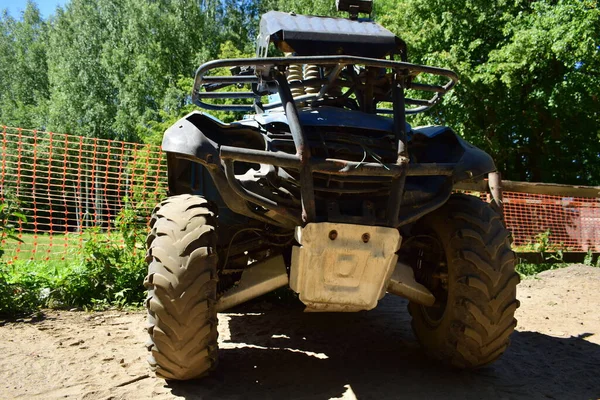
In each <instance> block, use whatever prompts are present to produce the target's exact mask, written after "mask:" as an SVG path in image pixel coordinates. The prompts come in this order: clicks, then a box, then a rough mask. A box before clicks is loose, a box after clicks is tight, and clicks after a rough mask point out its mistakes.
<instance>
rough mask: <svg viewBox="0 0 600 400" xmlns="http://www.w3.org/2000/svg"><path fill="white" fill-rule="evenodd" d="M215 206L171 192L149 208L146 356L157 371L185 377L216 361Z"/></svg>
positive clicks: (194, 375)
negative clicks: (153, 207)
mask: <svg viewBox="0 0 600 400" xmlns="http://www.w3.org/2000/svg"><path fill="white" fill-rule="evenodd" d="M216 215H217V209H216V207H215V206H214V205H213V204H212V203H210V202H208V201H207V200H205V199H204V198H202V197H198V196H191V195H181V196H173V197H170V198H168V199H167V200H165V201H163V202H162V203H160V204H159V205H158V206H157V207H156V208H155V209H154V211H153V213H152V219H151V221H150V234H149V235H148V239H147V249H148V253H147V261H148V263H149V265H148V275H147V277H146V280H145V282H144V285H145V286H146V288H147V289H148V298H147V300H146V308H147V309H148V333H149V335H150V341H149V343H148V350H149V351H150V352H151V355H150V356H149V358H148V361H149V363H150V366H151V368H152V369H153V370H154V371H155V372H156V375H157V376H159V377H162V378H165V379H175V380H186V379H194V378H198V377H201V376H202V375H205V374H206V373H207V372H209V371H210V370H212V369H213V368H214V367H215V365H216V362H217V336H218V333H217V313H216V308H215V303H216V287H217V270H216V268H217V254H216V251H215V246H216V232H215V226H216Z"/></svg>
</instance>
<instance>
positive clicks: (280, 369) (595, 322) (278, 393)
mask: <svg viewBox="0 0 600 400" xmlns="http://www.w3.org/2000/svg"><path fill="white" fill-rule="evenodd" d="M519 298H520V299H521V308H520V309H519V311H518V315H517V318H518V319H519V326H518V331H517V332H516V333H515V334H514V336H513V344H512V346H511V347H510V348H509V350H508V351H507V353H506V354H505V355H504V356H503V358H502V359H501V360H500V361H499V362H497V363H496V364H494V365H493V366H491V367H487V368H484V369H482V370H480V371H477V372H458V371H448V370H446V369H443V368H440V367H437V366H436V365H435V364H433V363H431V362H429V361H428V360H426V359H425V358H424V357H423V356H422V353H421V351H420V349H419V346H418V344H417V343H416V341H415V338H414V336H413V334H412V332H411V330H410V324H409V316H408V314H407V312H406V307H405V305H406V304H405V302H404V301H403V300H402V299H400V298H397V297H393V296H391V295H388V296H387V297H386V298H385V299H384V300H383V301H382V303H381V304H380V306H379V307H378V308H377V309H376V310H374V311H371V312H368V313H357V314H303V313H302V310H301V307H298V306H296V305H285V306H280V305H272V304H269V303H265V302H262V303H255V304H253V305H251V306H246V307H244V308H242V309H238V310H236V311H237V312H236V313H228V314H222V315H221V318H220V324H219V330H220V334H221V336H220V341H221V348H222V351H221V353H220V354H221V359H220V364H219V369H218V371H217V372H216V373H215V374H214V375H213V376H212V377H210V378H208V379H206V380H203V381H200V382H187V383H177V384H171V385H167V384H165V383H164V381H161V380H158V379H156V378H154V377H152V376H151V373H150V371H149V370H148V368H147V367H146V362H145V358H146V349H145V347H144V345H143V343H144V342H145V340H146V334H145V331H144V330H143V327H144V324H145V315H144V313H143V312H135V313H124V312H116V311H112V312H103V313H84V312H48V313H47V315H46V318H45V319H43V320H41V321H23V322H16V323H7V324H3V325H1V324H0V354H1V357H0V399H12V398H22V399H30V398H38V399H58V398H82V399H147V398H159V399H161V398H164V399H173V398H186V399H207V398H211V399H247V398H249V399H254V398H257V399H265V398H273V399H287V398H293V399H329V398H347V399H353V398H359V399H388V398H389V399H392V398H394V399H397V398H408V399H412V398H428V399H429V398H442V399H454V398H462V399H484V398H485V399H487V398H494V399H513V398H516V399H530V398H540V399H548V398H550V399H590V398H594V399H596V398H600V269H598V268H590V267H583V266H573V267H570V268H567V269H562V270H556V271H548V272H546V273H543V274H541V275H540V277H539V279H528V280H525V281H524V282H523V283H521V285H520V286H519Z"/></svg>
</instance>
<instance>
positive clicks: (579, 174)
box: [376, 0, 600, 184]
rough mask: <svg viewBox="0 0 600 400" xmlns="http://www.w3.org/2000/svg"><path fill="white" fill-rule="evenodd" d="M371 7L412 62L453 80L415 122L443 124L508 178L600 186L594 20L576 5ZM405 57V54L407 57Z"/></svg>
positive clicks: (594, 10) (588, 6) (599, 79)
mask: <svg viewBox="0 0 600 400" xmlns="http://www.w3.org/2000/svg"><path fill="white" fill-rule="evenodd" d="M396 3H397V2H392V1H385V2H380V6H379V7H378V9H377V10H376V11H377V16H378V17H379V18H378V19H379V21H380V22H382V23H383V24H384V25H386V26H388V27H389V28H391V29H393V30H394V31H396V32H397V33H400V35H401V36H402V37H403V38H404V39H405V40H406V41H407V42H408V44H409V57H411V61H413V62H418V63H424V64H430V65H439V66H444V67H449V68H451V69H454V70H455V71H457V72H458V73H459V75H460V77H461V81H460V83H459V85H458V86H457V87H456V89H455V90H454V91H453V92H452V94H451V95H449V96H447V97H446V98H445V99H444V102H443V105H442V106H441V107H437V108H434V109H433V110H432V111H431V112H429V113H427V114H425V115H423V116H420V117H417V118H415V120H414V121H413V122H415V123H434V124H446V125H449V126H451V127H453V128H454V129H456V130H457V131H458V132H459V133H460V134H461V135H463V136H464V137H465V138H467V139H468V140H470V141H471V142H473V143H474V144H477V145H479V146H481V147H483V148H484V149H486V150H487V151H489V152H490V153H491V154H492V155H493V156H494V158H495V159H496V162H497V164H498V166H499V168H500V170H502V171H503V172H504V177H505V178H507V179H516V180H533V181H546V182H550V181H554V182H565V183H583V184H598V183H600V165H599V163H598V162H597V160H598V158H599V157H600V114H599V110H600V103H599V99H598V96H597V90H598V87H600V65H599V60H600V53H599V46H600V39H599V38H600V11H599V10H598V5H597V2H594V1H579V0H561V1H546V0H543V1H535V2H531V1H515V2H508V1H505V0H501V1H494V2H491V3H490V2H485V1H481V0H478V1H473V0H459V1H454V2H449V1H441V0H438V1H426V0H404V1H403V2H402V6H401V7H399V6H398V5H397V4H396ZM411 53H412V54H411Z"/></svg>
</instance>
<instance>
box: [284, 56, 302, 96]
mask: <svg viewBox="0 0 600 400" xmlns="http://www.w3.org/2000/svg"><path fill="white" fill-rule="evenodd" d="M293 54H294V53H285V56H286V57H291V56H293ZM303 78H304V76H303V74H302V64H290V65H289V67H288V74H287V81H288V83H289V84H290V85H291V84H292V83H294V82H302V79H303ZM291 92H292V96H293V97H299V96H302V95H304V94H305V93H304V88H303V87H302V86H299V87H295V88H291Z"/></svg>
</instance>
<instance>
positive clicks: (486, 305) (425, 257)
mask: <svg viewBox="0 0 600 400" xmlns="http://www.w3.org/2000/svg"><path fill="white" fill-rule="evenodd" d="M411 236H412V239H408V240H407V242H408V241H409V240H411V241H412V243H409V246H408V249H407V250H408V251H406V250H405V252H404V253H403V254H402V255H403V257H404V258H405V259H404V260H403V261H405V262H407V263H408V264H409V265H411V266H413V268H414V270H415V277H416V279H417V281H418V282H419V283H421V284H423V285H425V286H426V287H427V288H428V289H429V290H430V291H431V292H432V293H433V294H434V295H435V297H436V304H434V306H432V307H425V306H422V305H420V304H416V303H412V302H411V303H409V306H408V309H409V312H410V314H411V315H412V326H413V330H414V332H415V335H416V337H417V339H418V340H419V342H420V343H421V345H422V346H423V348H424V350H425V352H426V353H427V354H429V356H431V357H432V358H435V359H438V360H440V361H442V362H443V363H445V364H449V365H452V366H454V367H459V368H477V367H482V366H484V365H487V364H489V363H491V362H493V361H495V360H496V359H497V358H498V357H500V355H502V353H503V352H504V351H505V350H506V348H507V347H508V345H509V343H510V339H509V338H510V335H511V334H512V332H513V331H514V328H515V326H516V324H517V321H516V320H515V318H514V314H515V310H516V309H517V307H518V306H519V301H518V300H517V299H516V293H517V284H518V283H519V275H518V274H517V273H516V272H515V255H514V253H513V252H512V250H511V247H510V239H509V237H510V234H509V232H508V230H507V229H506V227H505V226H504V224H503V221H502V218H501V216H500V215H499V214H498V213H496V212H495V211H494V210H493V209H492V208H491V207H490V205H489V204H487V203H484V202H483V201H481V200H479V199H478V198H477V197H474V196H467V195H462V194H455V195H452V196H451V197H450V199H449V200H448V202H447V203H446V204H445V205H444V206H442V207H441V208H439V209H438V210H436V211H434V212H433V213H431V214H429V215H427V216H425V217H423V218H422V219H421V220H420V221H418V222H417V223H416V224H415V227H414V229H413V232H412V233H411Z"/></svg>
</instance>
